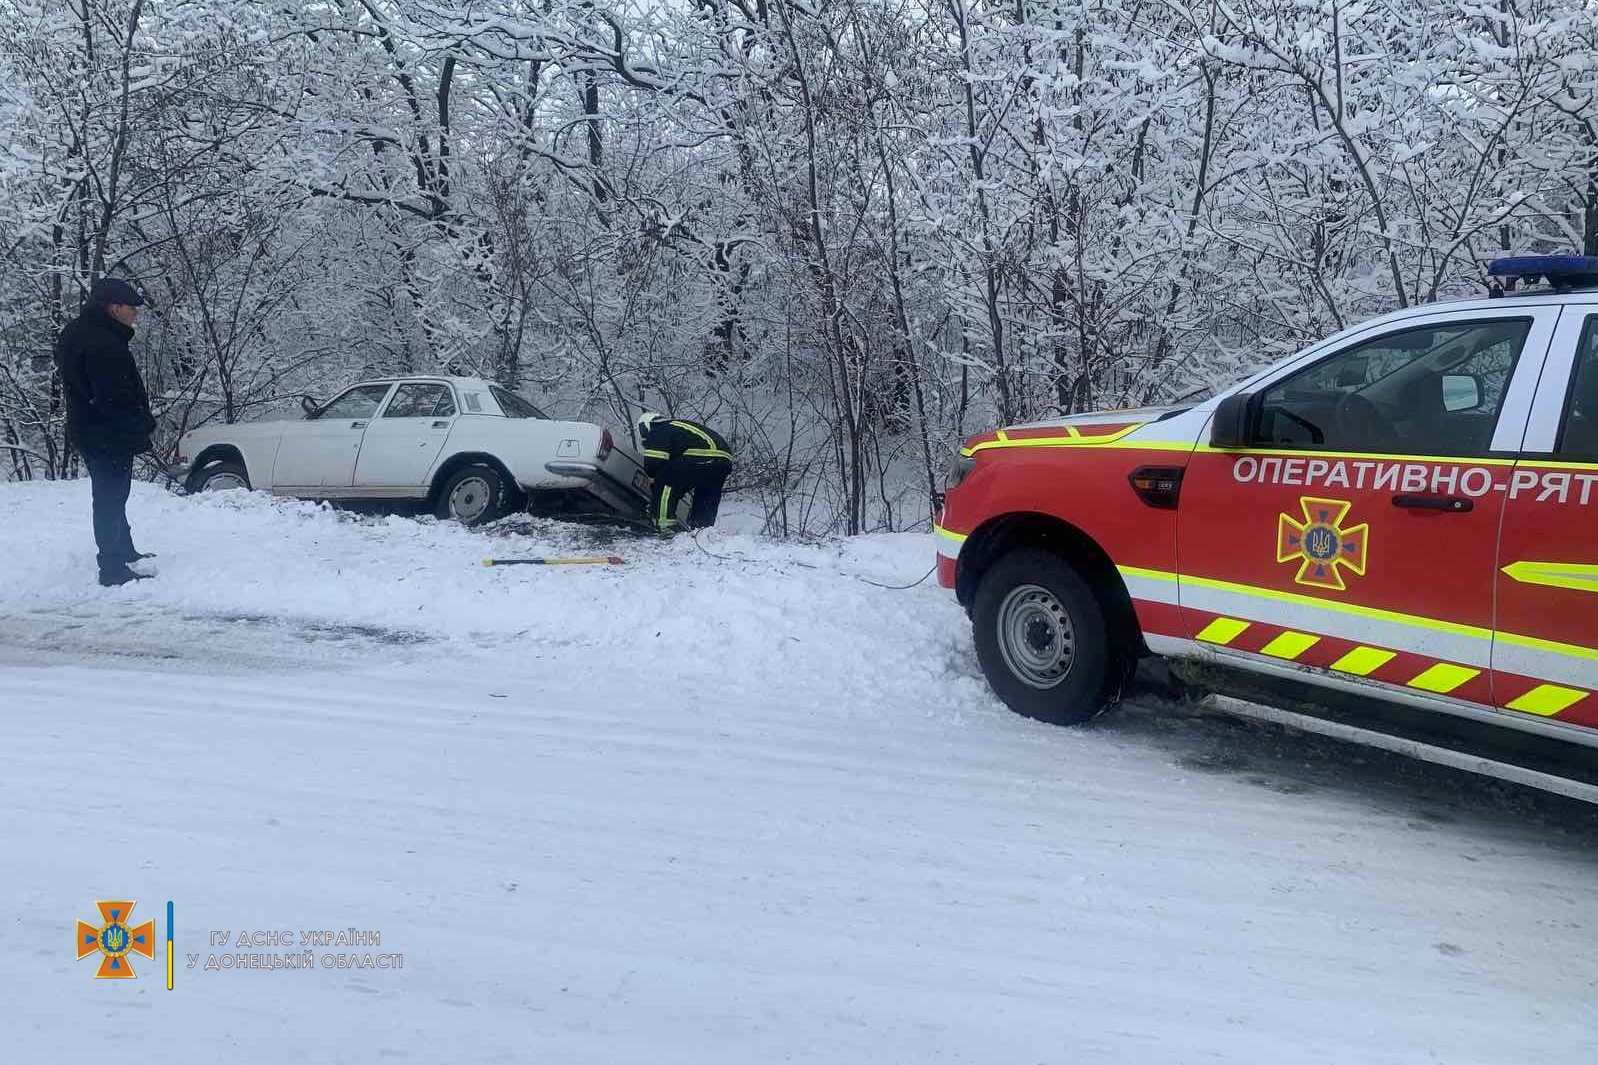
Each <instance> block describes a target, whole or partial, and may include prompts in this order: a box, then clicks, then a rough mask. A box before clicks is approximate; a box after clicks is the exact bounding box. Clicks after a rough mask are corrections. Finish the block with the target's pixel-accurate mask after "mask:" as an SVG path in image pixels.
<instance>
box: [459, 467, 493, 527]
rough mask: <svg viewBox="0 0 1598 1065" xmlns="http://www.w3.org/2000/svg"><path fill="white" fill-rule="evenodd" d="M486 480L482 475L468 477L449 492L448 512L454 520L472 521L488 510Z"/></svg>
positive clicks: (489, 493)
mask: <svg viewBox="0 0 1598 1065" xmlns="http://www.w3.org/2000/svg"><path fill="white" fill-rule="evenodd" d="M492 494H493V493H492V492H491V491H490V490H489V487H488V481H487V480H486V479H484V478H482V477H468V478H466V479H465V480H464V481H462V482H461V483H460V484H458V485H456V486H455V487H454V488H453V489H451V490H450V493H449V512H450V514H451V516H453V517H454V518H455V520H456V521H463V522H468V523H470V522H474V521H476V520H477V519H478V518H481V517H482V516H483V514H484V513H485V512H486V511H487V510H488V497H489V496H490V495H492Z"/></svg>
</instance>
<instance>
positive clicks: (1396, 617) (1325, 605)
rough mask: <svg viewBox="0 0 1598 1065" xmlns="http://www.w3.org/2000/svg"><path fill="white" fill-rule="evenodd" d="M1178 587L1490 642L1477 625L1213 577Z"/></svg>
mask: <svg viewBox="0 0 1598 1065" xmlns="http://www.w3.org/2000/svg"><path fill="white" fill-rule="evenodd" d="M1177 582H1178V584H1191V585H1193V586H1194V587H1196V588H1214V589H1215V590H1217V591H1222V592H1237V593H1238V594H1239V595H1249V596H1253V597H1255V598H1257V599H1270V600H1274V601H1276V602H1279V603H1296V604H1299V605H1301V606H1312V607H1319V608H1321V609H1322V610H1330V611H1333V612H1335V613H1339V614H1352V615H1354V616H1355V617H1362V618H1375V619H1377V620H1379V621H1394V622H1397V623H1398V624H1400V625H1413V626H1415V627H1416V628H1421V629H1431V630H1433V631H1434V632H1447V633H1452V634H1453V635H1455V636H1469V637H1473V638H1475V639H1478V640H1491V639H1492V638H1493V630H1492V629H1484V628H1482V627H1480V626H1478V625H1463V624H1460V623H1459V622H1457V621H1441V620H1439V619H1437V618H1427V617H1421V616H1420V615H1418V614H1402V613H1399V612H1398V611H1396V610H1382V609H1381V608H1379V607H1373V606H1358V605H1357V604H1354V603H1343V602H1339V601H1337V600H1335V599H1320V598H1318V597H1316V596H1313V595H1299V594H1298V593H1296V592H1279V591H1277V590H1276V589H1274V588H1257V587H1255V586H1253V585H1249V584H1234V583H1233V582H1231V581H1218V580H1215V579H1214V578H1212V577H1186V576H1180V577H1178V578H1177Z"/></svg>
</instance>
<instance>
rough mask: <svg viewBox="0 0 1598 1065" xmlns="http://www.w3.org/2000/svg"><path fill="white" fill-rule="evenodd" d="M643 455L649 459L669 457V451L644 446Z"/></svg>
mask: <svg viewBox="0 0 1598 1065" xmlns="http://www.w3.org/2000/svg"><path fill="white" fill-rule="evenodd" d="M644 457H645V458H649V459H669V458H671V452H669V451H661V450H659V449H658V448H652V447H646V448H644Z"/></svg>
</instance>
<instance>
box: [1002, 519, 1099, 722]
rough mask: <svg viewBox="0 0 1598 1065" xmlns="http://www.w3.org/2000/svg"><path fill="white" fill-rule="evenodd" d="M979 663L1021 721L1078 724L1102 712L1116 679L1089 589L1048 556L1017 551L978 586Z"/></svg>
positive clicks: (1061, 561) (1096, 600) (1067, 565)
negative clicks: (1024, 719)
mask: <svg viewBox="0 0 1598 1065" xmlns="http://www.w3.org/2000/svg"><path fill="white" fill-rule="evenodd" d="M971 623H972V626H973V631H974V634H975V638H976V649H977V661H978V662H980V663H981V665H982V672H983V673H984V674H985V675H986V676H987V678H988V684H989V686H991V687H992V688H993V690H994V693H995V694H997V695H998V696H999V698H1000V699H1002V700H1004V703H1005V705H1006V706H1008V707H1009V708H1010V709H1011V710H1014V711H1015V712H1016V713H1018V714H1021V715H1023V716H1025V717H1030V718H1035V719H1036V720H1039V721H1047V722H1049V723H1050V724H1055V725H1079V724H1081V723H1082V722H1084V721H1088V720H1090V719H1091V718H1093V717H1094V716H1096V715H1097V714H1098V713H1099V712H1100V711H1102V710H1103V709H1104V708H1105V707H1106V706H1107V705H1108V704H1109V702H1110V701H1111V698H1112V697H1113V695H1114V691H1113V687H1114V682H1115V680H1116V677H1117V671H1116V669H1115V667H1114V662H1115V659H1114V656H1113V655H1112V654H1111V650H1110V633H1109V626H1108V624H1107V622H1106V618H1105V614H1104V608H1103V606H1102V605H1101V604H1100V603H1099V598H1098V596H1097V595H1095V594H1094V591H1093V587H1092V585H1090V584H1089V583H1088V581H1087V580H1086V579H1085V578H1084V577H1083V576H1082V574H1081V572H1080V571H1078V570H1077V568H1076V567H1075V566H1073V565H1071V563H1070V562H1068V561H1066V560H1065V559H1064V558H1063V557H1061V556H1060V555H1058V554H1056V553H1054V552H1053V551H1047V550H1043V549H1041V548H1033V547H1027V548H1020V549H1017V550H1015V551H1011V552H1010V553H1009V554H1007V555H1004V556H1003V557H1001V558H1000V559H999V560H998V561H996V562H995V563H994V564H993V565H992V567H991V568H989V570H988V571H987V573H986V574H984V575H983V577H982V582H981V583H980V584H979V585H978V586H977V594H976V597H975V599H974V601H973V603H972V610H971Z"/></svg>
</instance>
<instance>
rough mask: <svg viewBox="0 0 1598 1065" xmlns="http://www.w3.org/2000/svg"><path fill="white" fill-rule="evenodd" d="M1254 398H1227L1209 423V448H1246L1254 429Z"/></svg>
mask: <svg viewBox="0 0 1598 1065" xmlns="http://www.w3.org/2000/svg"><path fill="white" fill-rule="evenodd" d="M1253 423H1254V397H1253V396H1250V395H1244V394H1239V395H1235V396H1227V397H1226V398H1225V399H1223V400H1221V403H1220V405H1219V406H1218V407H1216V408H1215V417H1214V418H1213V419H1211V421H1210V446H1211V447H1248V445H1249V443H1250V437H1251V436H1252V435H1253V428H1254V424H1253Z"/></svg>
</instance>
